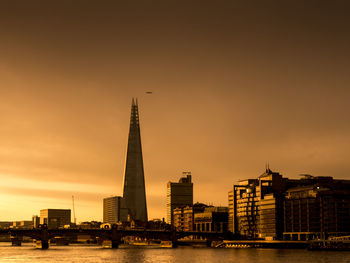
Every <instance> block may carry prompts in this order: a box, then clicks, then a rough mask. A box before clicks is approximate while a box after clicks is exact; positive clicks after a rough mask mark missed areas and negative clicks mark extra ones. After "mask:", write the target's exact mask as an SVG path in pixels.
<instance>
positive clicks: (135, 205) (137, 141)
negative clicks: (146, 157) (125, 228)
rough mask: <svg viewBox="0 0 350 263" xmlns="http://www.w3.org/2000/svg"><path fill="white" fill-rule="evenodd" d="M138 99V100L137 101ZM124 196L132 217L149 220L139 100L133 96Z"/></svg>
mask: <svg viewBox="0 0 350 263" xmlns="http://www.w3.org/2000/svg"><path fill="white" fill-rule="evenodd" d="M135 101H136V102H135ZM123 197H124V198H125V202H126V206H127V208H128V209H129V213H130V215H131V217H132V219H135V220H140V221H147V205H146V192H145V178H144V171H143V158H142V146H141V135H140V125H139V113H138V102H137V99H136V100H135V99H134V98H132V105H131V116H130V129H129V139H128V148H127V155H126V161H125V172H124V186H123Z"/></svg>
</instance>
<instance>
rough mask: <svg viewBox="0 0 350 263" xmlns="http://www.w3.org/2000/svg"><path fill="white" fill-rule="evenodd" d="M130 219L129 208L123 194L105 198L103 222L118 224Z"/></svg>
mask: <svg viewBox="0 0 350 263" xmlns="http://www.w3.org/2000/svg"><path fill="white" fill-rule="evenodd" d="M127 220H128V209H127V208H126V206H125V200H124V198H123V197H121V196H112V197H107V198H104V199H103V223H110V224H116V223H118V222H125V221H127Z"/></svg>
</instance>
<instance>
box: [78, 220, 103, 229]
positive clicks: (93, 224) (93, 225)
mask: <svg viewBox="0 0 350 263" xmlns="http://www.w3.org/2000/svg"><path fill="white" fill-rule="evenodd" d="M101 224H102V223H101V222H98V221H87V222H81V223H80V224H79V225H78V227H79V228H82V229H96V228H100V226H101Z"/></svg>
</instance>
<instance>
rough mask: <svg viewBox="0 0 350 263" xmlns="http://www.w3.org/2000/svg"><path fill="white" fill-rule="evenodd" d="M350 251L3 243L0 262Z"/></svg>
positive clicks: (274, 258) (326, 255)
mask: <svg viewBox="0 0 350 263" xmlns="http://www.w3.org/2000/svg"><path fill="white" fill-rule="evenodd" d="M349 260H350V252H332V251H307V250H304V249H298V250H295V249H213V248H189V247H188V248H187V247H186V248H176V249H161V248H130V247H121V248H119V249H102V248H101V247H99V246H77V245H71V246H60V247H56V246H51V247H50V249H48V250H44V251H43V250H39V249H34V248H33V247H32V244H29V243H25V244H23V246H21V247H12V246H11V244H10V243H0V262H1V263H3V262H34V263H35V262H76V263H79V262H84V263H90V262H94V263H95V262H148V263H150V262H239V263H250V262H255V263H257V262H264V263H277V262H288V263H293V262H298V263H300V262H310V263H313V262H317V263H323V262H324V263H326V262H337V263H342V262H349Z"/></svg>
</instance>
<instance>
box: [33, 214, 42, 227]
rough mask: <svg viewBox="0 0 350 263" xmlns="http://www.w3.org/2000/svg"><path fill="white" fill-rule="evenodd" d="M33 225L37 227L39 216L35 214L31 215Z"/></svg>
mask: <svg viewBox="0 0 350 263" xmlns="http://www.w3.org/2000/svg"><path fill="white" fill-rule="evenodd" d="M32 222H33V227H34V228H37V227H38V226H39V224H40V217H39V216H37V215H33V216H32Z"/></svg>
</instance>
